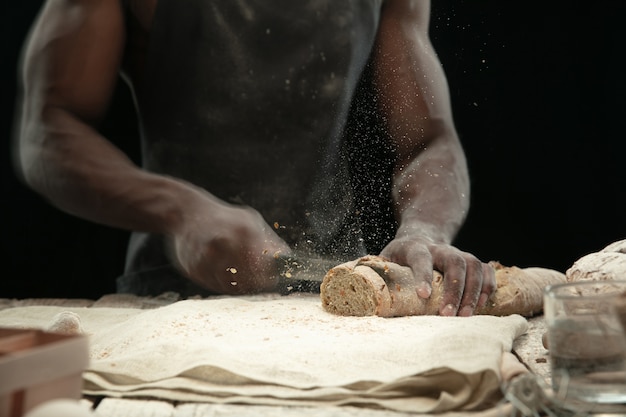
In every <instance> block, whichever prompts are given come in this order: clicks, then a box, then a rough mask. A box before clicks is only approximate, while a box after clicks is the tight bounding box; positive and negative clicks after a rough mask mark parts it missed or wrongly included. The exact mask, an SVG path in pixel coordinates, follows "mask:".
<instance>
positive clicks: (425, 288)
mask: <svg viewBox="0 0 626 417" xmlns="http://www.w3.org/2000/svg"><path fill="white" fill-rule="evenodd" d="M431 292H432V290H431V288H430V285H428V284H420V285H418V287H417V295H418V296H420V298H428V297H430V294H431Z"/></svg>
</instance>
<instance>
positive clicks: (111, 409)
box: [0, 293, 550, 417]
mask: <svg viewBox="0 0 626 417" xmlns="http://www.w3.org/2000/svg"><path fill="white" fill-rule="evenodd" d="M178 300H179V297H178V295H177V294H175V293H165V294H163V295H161V296H159V297H138V296H134V295H128V294H111V295H106V296H104V297H102V298H100V299H98V300H86V299H23V300H13V299H0V310H2V309H5V308H13V307H23V306H32V305H50V306H62V307H116V308H142V309H148V308H157V307H161V306H164V305H167V304H171V303H173V302H176V301H178ZM544 332H545V324H544V320H543V317H542V316H538V317H534V318H532V319H529V330H528V332H527V333H526V334H524V335H523V336H521V337H519V338H518V339H517V340H516V341H515V344H514V347H513V353H514V354H515V355H516V356H517V357H518V358H519V359H520V361H521V362H522V363H523V364H524V365H525V366H526V367H527V368H528V369H529V370H530V371H531V373H532V374H534V375H535V376H537V378H538V379H539V380H540V381H541V382H542V383H545V384H546V386H550V367H549V362H548V352H547V350H546V349H545V348H544V347H543V345H542V342H541V339H542V335H543V334H544ZM83 401H85V402H88V403H89V405H90V406H91V407H92V408H93V409H95V410H96V411H97V412H98V415H99V416H102V417H118V416H119V417H200V416H202V417H222V416H238V417H270V416H281V417H295V416H298V417H357V416H358V417H407V416H408V415H411V414H406V413H400V412H393V411H386V410H373V409H363V408H357V407H286V406H250V405H231V404H229V405H226V404H198V403H183V404H173V403H170V402H165V401H155V400H136V399H115V398H85V399H84V400H83ZM473 415H475V416H476V417H479V416H480V417H499V416H500V417H501V416H508V415H511V404H508V403H506V402H504V403H503V404H502V405H501V406H498V407H496V408H494V409H492V410H487V411H483V412H480V413H467V412H463V413H445V414H437V416H438V417H443V416H445V417H461V416H473ZM420 416H425V415H424V414H420Z"/></svg>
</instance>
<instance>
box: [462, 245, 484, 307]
mask: <svg viewBox="0 0 626 417" xmlns="http://www.w3.org/2000/svg"><path fill="white" fill-rule="evenodd" d="M482 289H483V263H482V262H480V261H479V260H478V259H476V258H474V257H471V256H470V257H469V259H467V258H466V263H465V288H464V290H463V298H462V299H461V305H460V306H459V312H458V315H459V316H463V317H469V316H471V315H473V314H474V310H475V309H476V307H477V306H478V303H479V301H480V295H481V291H482Z"/></svg>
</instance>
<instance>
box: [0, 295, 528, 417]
mask: <svg viewBox="0 0 626 417" xmlns="http://www.w3.org/2000/svg"><path fill="white" fill-rule="evenodd" d="M61 311H72V312H74V313H76V314H78V316H79V317H80V318H81V322H82V327H83V329H84V331H85V332H86V333H87V334H89V335H90V351H91V365H90V367H89V370H88V371H87V372H85V373H84V380H85V393H86V394H92V395H105V396H113V397H129V398H132V397H154V398H160V399H168V400H174V401H202V402H214V403H240V404H241V403H243V404H268V405H269V404H274V405H277V404H278V405H348V404H349V405H358V406H363V407H375V408H386V409H390V410H396V411H408V412H422V413H423V412H441V411H449V410H470V409H476V408H481V407H484V406H485V404H486V403H487V402H488V401H490V400H492V399H493V398H494V395H497V394H498V393H499V388H500V384H501V382H502V380H503V375H505V374H503V373H502V372H501V365H502V363H503V358H507V356H506V355H508V352H509V351H510V350H511V348H512V344H513V341H514V340H515V338H516V337H518V336H520V335H521V334H523V333H524V332H525V331H526V329H527V322H526V320H525V319H524V318H523V317H521V316H517V315H513V316H508V317H493V316H476V317H439V316H413V317H398V318H392V319H388V318H380V317H340V316H335V315H331V314H329V313H326V312H325V311H324V310H323V309H322V308H321V305H320V302H319V297H316V296H310V295H300V294H296V295H292V296H288V297H266V296H258V297H247V298H216V299H204V300H186V301H179V302H176V303H173V304H171V305H168V306H165V307H160V308H157V309H152V310H139V309H127V308H123V309H116V308H71V309H68V308H67V307H49V306H46V307H23V308H13V309H8V310H4V311H0V326H13V327H45V325H46V324H47V321H48V320H50V318H51V317H53V316H54V315H55V314H58V313H59V312H61Z"/></svg>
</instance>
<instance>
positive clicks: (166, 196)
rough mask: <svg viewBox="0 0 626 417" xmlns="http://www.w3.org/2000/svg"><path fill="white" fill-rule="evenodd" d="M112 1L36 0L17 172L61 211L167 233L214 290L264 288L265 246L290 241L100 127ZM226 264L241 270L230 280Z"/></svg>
mask: <svg viewBox="0 0 626 417" xmlns="http://www.w3.org/2000/svg"><path fill="white" fill-rule="evenodd" d="M120 3H121V2H120V1H116V0H49V1H48V2H47V3H46V5H45V6H44V9H43V11H42V13H41V15H40V16H39V18H38V20H37V22H36V24H35V26H34V28H33V32H32V35H31V37H30V39H29V42H28V45H27V49H26V51H25V57H24V63H23V69H22V71H23V75H22V77H23V96H22V108H21V117H20V120H19V123H20V125H19V126H18V129H19V131H18V136H19V153H18V155H19V162H18V163H19V167H20V171H21V174H22V176H23V178H24V180H25V181H26V183H27V184H29V185H30V186H31V187H32V188H33V189H34V190H36V191H37V192H39V193H40V194H42V195H43V196H44V197H46V198H47V199H48V200H49V201H50V202H51V203H52V204H54V205H55V206H56V207H58V208H60V209H62V210H64V211H66V212H68V213H71V214H74V215H76V216H79V217H82V218H84V219H87V220H91V221H94V222H98V223H102V224H106V225H109V226H113V227H118V228H123V229H127V230H137V231H145V232H151V233H159V234H163V235H165V236H167V237H168V238H169V239H170V242H171V246H172V254H171V257H172V258H173V261H174V262H175V263H176V264H177V265H178V266H179V268H180V269H181V271H182V272H183V273H185V274H186V275H187V276H188V277H189V278H190V279H192V280H194V281H196V282H197V283H199V284H200V285H203V286H205V287H207V288H209V289H211V290H213V291H217V292H247V291H255V290H259V289H265V288H269V287H271V286H272V285H274V282H273V281H272V279H271V278H272V277H271V274H270V273H271V269H272V268H273V267H274V260H273V259H271V255H272V254H273V253H274V252H276V251H279V250H282V251H285V252H287V251H288V250H289V248H288V247H287V246H286V244H285V243H284V242H283V241H282V240H280V239H279V238H278V236H277V235H275V233H274V232H273V231H272V229H271V228H270V227H268V226H267V225H266V224H265V222H264V221H263V219H262V218H261V216H260V215H259V214H258V213H256V212H254V211H253V210H251V209H246V208H238V207H233V206H229V205H226V204H225V203H223V202H221V201H219V200H218V199H216V198H215V197H213V196H212V195H210V194H209V193H208V192H206V191H205V190H202V189H199V188H197V187H195V186H193V185H191V184H188V183H186V182H184V181H181V180H178V179H175V178H169V177H166V176H161V175H156V174H152V173H149V172H146V171H144V170H142V169H140V168H139V167H137V166H136V165H135V164H133V163H132V161H130V160H129V158H128V157H127V156H126V155H125V154H124V153H122V152H121V151H120V150H119V149H117V148H116V147H115V146H114V145H113V144H112V143H111V142H109V141H108V140H107V139H106V138H104V137H103V136H101V135H100V134H99V133H98V131H97V124H98V122H99V121H100V119H101V118H102V117H103V115H104V114H105V112H106V109H107V106H108V104H109V101H110V99H111V95H112V92H113V90H114V86H115V83H116V82H117V79H118V73H119V69H120V65H121V62H122V57H123V53H124V48H125V37H126V33H125V27H124V15H123V10H122V8H121V4H120ZM163 117H167V115H163ZM179 139H180V140H184V138H179ZM223 264H224V265H226V266H224V265H223ZM227 266H228V267H232V268H236V269H237V270H238V271H239V272H238V274H237V278H238V285H237V286H233V285H232V282H233V277H232V273H230V272H227Z"/></svg>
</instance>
